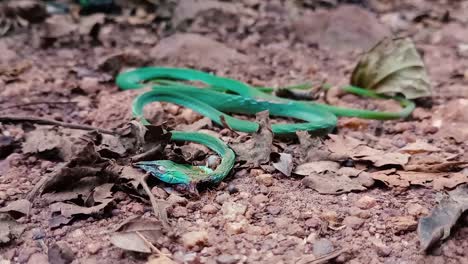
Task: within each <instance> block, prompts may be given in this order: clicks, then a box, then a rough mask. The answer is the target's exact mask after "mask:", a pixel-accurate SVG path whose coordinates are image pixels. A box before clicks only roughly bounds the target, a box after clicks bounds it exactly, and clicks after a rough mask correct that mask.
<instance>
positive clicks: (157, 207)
mask: <svg viewBox="0 0 468 264" xmlns="http://www.w3.org/2000/svg"><path fill="white" fill-rule="evenodd" d="M147 177H148V174H146V175H145V177H139V178H138V182H139V183H140V184H141V186H142V187H143V190H145V192H146V194H147V195H148V196H149V198H150V202H151V205H152V206H153V211H154V213H155V214H156V213H157V214H158V216H159V220H161V223H162V224H163V226H164V227H165V228H167V229H169V228H170V224H169V219H168V217H167V212H166V209H164V208H162V206H161V203H160V202H158V201H156V198H155V197H154V195H153V194H152V193H151V189H150V188H149V186H148V184H147V183H146V179H147Z"/></svg>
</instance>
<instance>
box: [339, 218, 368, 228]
mask: <svg viewBox="0 0 468 264" xmlns="http://www.w3.org/2000/svg"><path fill="white" fill-rule="evenodd" d="M363 224H364V220H363V219H361V218H359V217H356V216H347V217H345V219H344V220H343V225H346V226H348V227H350V228H352V229H359V228H360V227H361V226H362V225H363Z"/></svg>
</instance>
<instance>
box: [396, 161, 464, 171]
mask: <svg viewBox="0 0 468 264" xmlns="http://www.w3.org/2000/svg"><path fill="white" fill-rule="evenodd" d="M467 165H468V161H443V160H442V161H440V162H438V163H433V164H424V163H422V164H408V165H405V166H404V167H403V168H404V169H405V170H406V171H419V172H428V173H434V172H450V171H459V170H461V169H463V168H465V167H466V166H467Z"/></svg>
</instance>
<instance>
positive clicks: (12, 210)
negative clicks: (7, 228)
mask: <svg viewBox="0 0 468 264" xmlns="http://www.w3.org/2000/svg"><path fill="white" fill-rule="evenodd" d="M31 206H32V205H31V202H29V201H28V200H26V199H19V200H16V201H13V202H11V203H9V204H8V205H7V206H5V207H3V208H0V213H9V214H10V215H12V216H13V217H15V218H19V217H20V216H23V215H29V212H30V210H31Z"/></svg>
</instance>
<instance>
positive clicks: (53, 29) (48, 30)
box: [44, 15, 78, 39]
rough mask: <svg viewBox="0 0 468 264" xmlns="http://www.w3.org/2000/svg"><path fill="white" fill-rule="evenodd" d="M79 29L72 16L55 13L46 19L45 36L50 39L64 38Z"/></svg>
mask: <svg viewBox="0 0 468 264" xmlns="http://www.w3.org/2000/svg"><path fill="white" fill-rule="evenodd" d="M77 30H78V25H77V24H76V23H75V22H74V21H73V20H72V18H71V17H70V16H63V15H54V16H51V17H49V18H47V19H46V21H45V36H44V37H46V38H50V39H57V38H62V37H65V36H68V35H71V34H72V33H74V32H76V31H77Z"/></svg>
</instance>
